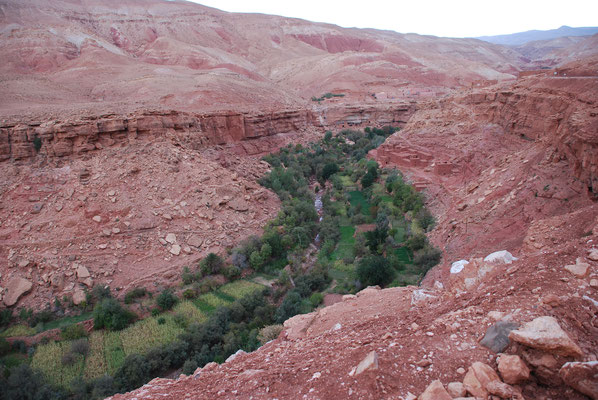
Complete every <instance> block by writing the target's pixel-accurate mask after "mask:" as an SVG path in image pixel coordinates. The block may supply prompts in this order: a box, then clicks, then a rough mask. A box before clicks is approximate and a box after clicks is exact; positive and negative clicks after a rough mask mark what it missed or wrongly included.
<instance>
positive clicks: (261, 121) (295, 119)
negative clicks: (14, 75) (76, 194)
mask: <svg viewBox="0 0 598 400" xmlns="http://www.w3.org/2000/svg"><path fill="white" fill-rule="evenodd" d="M414 110H415V105H414V104H411V103H397V104H381V105H366V106H360V105H355V104H337V105H334V106H332V107H328V106H323V107H316V108H314V109H299V110H281V111H276V112H267V113H250V114H247V113H235V112H219V113H212V114H194V113H188V112H179V111H153V112H152V111H139V112H136V113H132V114H129V115H117V114H109V115H91V116H81V117H79V118H71V119H68V120H51V121H46V120H34V121H27V122H20V123H16V122H11V123H8V122H6V123H4V125H3V126H0V161H5V160H12V161H19V160H26V159H31V158H33V157H36V156H37V155H38V153H39V155H40V156H41V157H51V158H56V157H58V158H60V157H68V156H77V155H80V154H83V153H86V152H89V151H93V150H98V149H102V148H105V147H110V146H114V145H126V144H128V143H131V142H132V141H135V140H140V141H148V140H149V141H151V140H152V139H155V138H158V137H166V138H170V139H172V140H174V141H176V142H177V143H179V144H181V145H184V146H188V147H190V148H192V149H200V148H202V147H206V146H210V145H223V144H227V143H235V142H241V141H249V140H252V139H258V138H267V137H270V136H274V135H278V134H285V133H290V132H301V131H305V130H306V129H308V128H312V127H322V128H324V127H334V126H351V125H361V124H366V123H367V124H394V125H402V124H404V123H405V122H406V121H407V120H408V119H409V117H410V116H411V114H412V113H413V111H414ZM36 143H37V146H36ZM36 147H37V148H36ZM273 148H274V147H273ZM262 150H264V151H267V150H268V149H263V148H262Z"/></svg>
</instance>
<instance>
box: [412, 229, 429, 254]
mask: <svg viewBox="0 0 598 400" xmlns="http://www.w3.org/2000/svg"><path fill="white" fill-rule="evenodd" d="M427 243H428V238H427V237H426V235H424V234H423V233H418V234H415V235H413V236H411V237H410V238H409V239H407V247H409V249H410V250H411V251H412V252H416V251H418V250H421V249H423V248H424V247H425V246H426V244H427Z"/></svg>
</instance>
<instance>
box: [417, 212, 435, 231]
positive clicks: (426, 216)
mask: <svg viewBox="0 0 598 400" xmlns="http://www.w3.org/2000/svg"><path fill="white" fill-rule="evenodd" d="M417 222H418V223H419V226H421V227H422V229H423V230H424V231H426V232H429V231H430V230H432V228H434V224H435V223H436V220H435V219H434V216H433V215H432V214H431V213H430V211H428V209H427V208H422V209H421V210H419V212H418V213H417Z"/></svg>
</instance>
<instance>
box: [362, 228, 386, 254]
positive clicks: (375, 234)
mask: <svg viewBox="0 0 598 400" xmlns="http://www.w3.org/2000/svg"><path fill="white" fill-rule="evenodd" d="M364 235H365V240H366V244H367V246H368V247H369V248H370V251H371V252H372V253H377V252H378V251H379V250H380V249H381V246H382V245H383V244H384V242H385V241H386V238H387V237H388V228H386V227H383V228H376V229H374V230H373V231H368V232H364Z"/></svg>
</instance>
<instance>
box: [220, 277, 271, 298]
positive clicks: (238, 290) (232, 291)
mask: <svg viewBox="0 0 598 400" xmlns="http://www.w3.org/2000/svg"><path fill="white" fill-rule="evenodd" d="M263 288H264V286H262V285H260V284H259V283H254V282H249V281H245V280H238V281H234V282H231V283H227V284H226V285H224V286H222V287H221V288H220V289H218V291H219V292H220V293H224V294H226V295H229V296H231V297H233V298H234V299H240V298H242V297H244V296H246V295H248V294H251V293H253V292H255V291H257V290H262V289H263Z"/></svg>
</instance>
